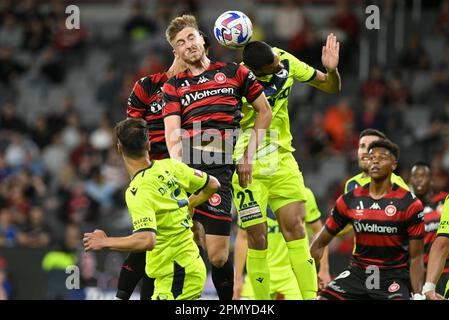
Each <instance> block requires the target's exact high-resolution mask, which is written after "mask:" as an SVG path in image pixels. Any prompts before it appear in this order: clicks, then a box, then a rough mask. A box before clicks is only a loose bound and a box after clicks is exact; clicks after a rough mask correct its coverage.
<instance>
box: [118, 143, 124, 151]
mask: <svg viewBox="0 0 449 320" xmlns="http://www.w3.org/2000/svg"><path fill="white" fill-rule="evenodd" d="M117 152H118V153H119V154H122V153H123V149H122V144H121V143H120V142H117Z"/></svg>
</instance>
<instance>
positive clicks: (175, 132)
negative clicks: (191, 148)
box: [164, 116, 183, 161]
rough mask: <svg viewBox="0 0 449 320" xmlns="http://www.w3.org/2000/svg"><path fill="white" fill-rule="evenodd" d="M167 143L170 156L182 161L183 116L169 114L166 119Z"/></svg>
mask: <svg viewBox="0 0 449 320" xmlns="http://www.w3.org/2000/svg"><path fill="white" fill-rule="evenodd" d="M164 125H165V143H166V144H167V149H168V153H169V154H170V158H173V159H176V160H179V161H182V155H183V150H182V134H181V118H180V117H179V116H169V117H167V118H165V119H164Z"/></svg>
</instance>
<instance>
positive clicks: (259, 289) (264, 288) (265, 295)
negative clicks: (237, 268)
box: [246, 248, 271, 300]
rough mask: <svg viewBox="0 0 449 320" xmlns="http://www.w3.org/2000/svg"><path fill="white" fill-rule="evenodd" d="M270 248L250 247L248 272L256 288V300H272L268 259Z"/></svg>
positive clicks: (247, 262) (247, 260)
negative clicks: (256, 248)
mask: <svg viewBox="0 0 449 320" xmlns="http://www.w3.org/2000/svg"><path fill="white" fill-rule="evenodd" d="M267 252H268V250H267V249H265V250H254V249H249V248H248V256H247V258H246V272H247V275H248V278H249V280H250V282H251V285H252V287H253V290H254V299H255V300H270V299H271V298H270V271H269V269H268V260H267Z"/></svg>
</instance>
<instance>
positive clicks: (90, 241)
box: [83, 229, 107, 251]
mask: <svg viewBox="0 0 449 320" xmlns="http://www.w3.org/2000/svg"><path fill="white" fill-rule="evenodd" d="M105 238H107V235H106V233H105V232H104V231H103V230H99V229H96V230H95V231H94V232H88V233H85V234H84V238H83V244H84V250H85V251H91V250H94V251H95V250H101V249H103V239H105Z"/></svg>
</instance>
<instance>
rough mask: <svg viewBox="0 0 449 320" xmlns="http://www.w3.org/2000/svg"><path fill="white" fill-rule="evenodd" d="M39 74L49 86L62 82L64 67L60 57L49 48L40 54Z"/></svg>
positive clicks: (64, 72)
mask: <svg viewBox="0 0 449 320" xmlns="http://www.w3.org/2000/svg"><path fill="white" fill-rule="evenodd" d="M40 73H41V74H42V75H43V76H44V77H45V79H46V80H47V81H48V82H49V83H51V84H61V83H62V82H63V81H64V78H65V74H66V66H65V64H64V62H63V61H62V59H61V56H59V55H57V54H56V52H55V51H54V50H53V49H52V48H50V47H48V48H46V49H45V50H44V51H43V52H42V55H41V67H40Z"/></svg>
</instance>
